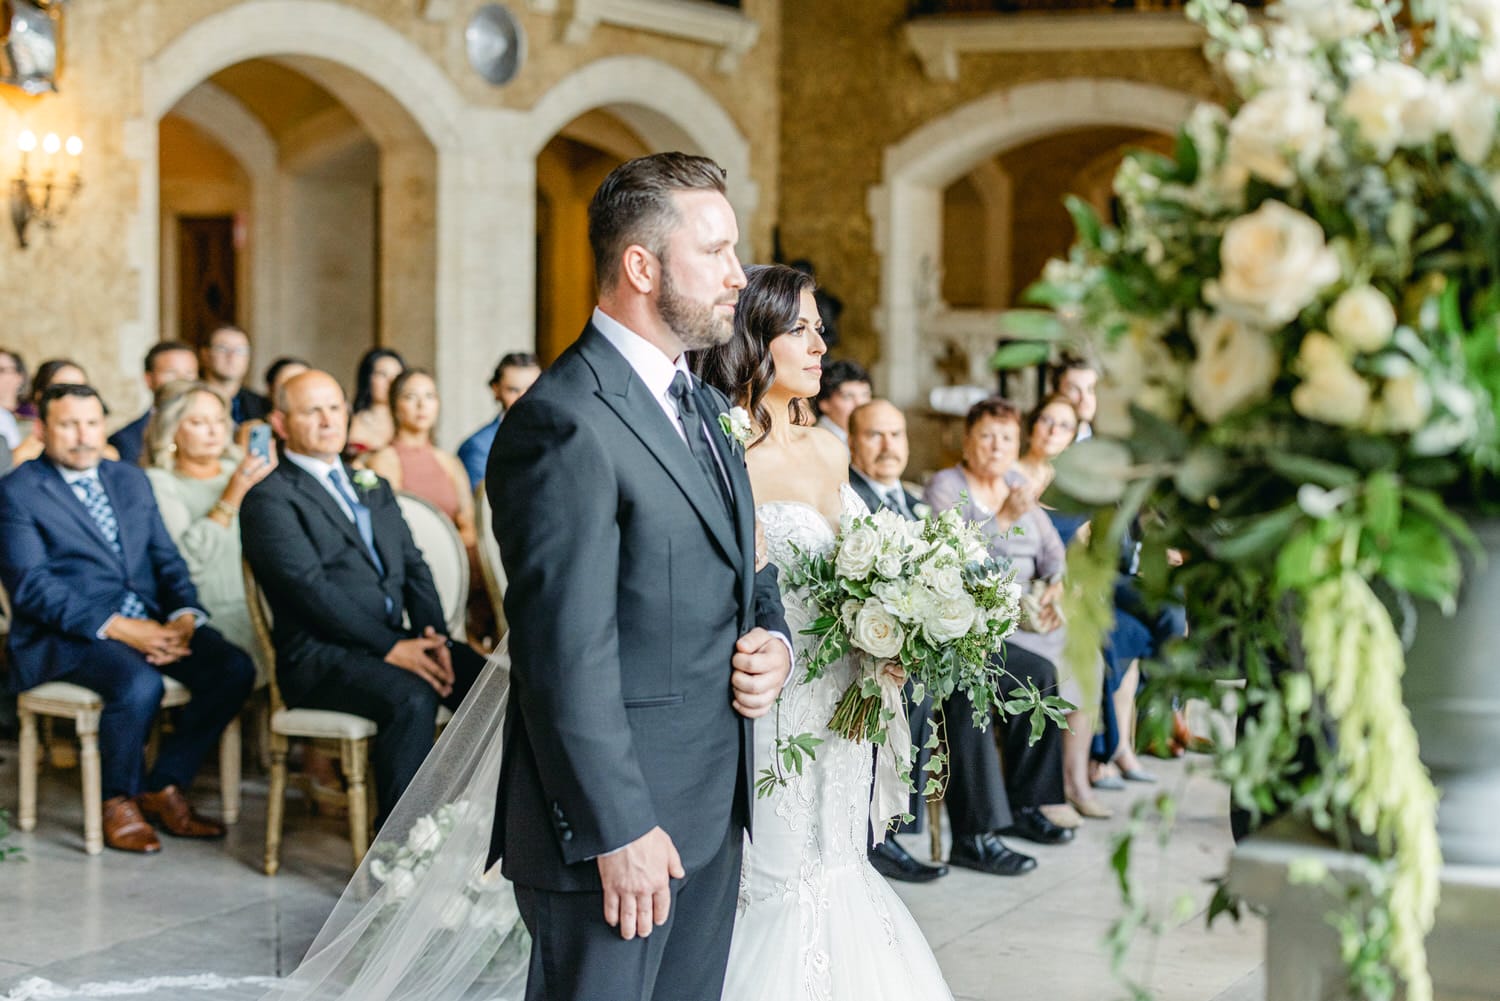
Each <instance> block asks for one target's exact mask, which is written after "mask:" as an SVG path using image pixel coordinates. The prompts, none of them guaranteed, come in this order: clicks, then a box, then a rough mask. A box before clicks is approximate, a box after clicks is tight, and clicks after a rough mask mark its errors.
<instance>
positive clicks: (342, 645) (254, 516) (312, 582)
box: [240, 458, 447, 705]
mask: <svg viewBox="0 0 1500 1001" xmlns="http://www.w3.org/2000/svg"><path fill="white" fill-rule="evenodd" d="M356 489H358V488H356ZM360 493H361V497H360V501H361V503H363V504H364V505H365V506H367V507H368V508H369V509H370V524H371V528H372V530H373V531H374V535H375V548H376V551H378V552H379V553H380V561H381V563H382V564H384V569H385V574H384V575H383V576H382V575H381V573H380V571H379V570H378V569H376V566H375V561H374V560H372V559H371V558H370V554H369V551H368V550H366V549H365V544H364V541H363V540H362V539H360V537H359V530H358V529H357V528H356V527H355V526H354V522H352V521H350V520H349V517H348V516H347V515H345V514H344V511H343V508H341V507H339V505H338V502H336V501H335V500H334V499H333V497H332V496H331V495H330V494H329V493H328V491H327V490H326V489H325V488H324V487H323V485H322V484H321V483H319V482H318V481H317V479H316V478H314V477H313V476H312V475H311V474H309V473H307V472H306V471H304V470H303V469H302V468H300V467H299V466H297V465H296V464H295V463H294V462H292V461H290V460H289V459H285V458H283V459H282V461H281V462H280V464H279V465H277V467H276V469H275V470H274V471H273V472H272V473H271V475H269V476H267V477H266V478H265V479H264V480H262V481H260V483H258V484H256V485H255V486H254V487H253V488H252V489H251V491H250V493H249V494H247V495H246V496H245V500H244V503H243V504H242V505H241V506H240V541H241V546H242V547H243V550H244V553H245V558H246V559H248V560H249V561H250V567H251V569H252V570H254V571H255V579H256V580H257V581H258V582H259V583H260V586H261V588H262V589H263V590H264V591H265V592H266V599H267V601H268V602H269V603H270V605H271V614H272V616H273V617H274V619H275V621H274V623H273V625H272V639H273V641H274V642H275V645H276V681H277V683H278V684H279V685H280V686H281V692H282V697H283V698H285V699H286V701H287V702H288V704H290V705H296V704H297V702H298V700H299V698H300V697H301V696H302V694H303V693H305V692H307V691H309V690H310V689H311V688H312V687H313V686H315V685H316V684H317V683H318V681H319V680H320V679H321V678H322V677H323V676H324V674H326V673H327V672H328V671H329V670H330V669H332V668H333V667H334V666H336V665H338V664H343V663H347V662H348V659H349V656H350V653H351V651H352V652H354V653H357V654H363V655H368V656H373V657H375V658H376V659H377V660H379V659H383V658H384V657H385V655H386V653H388V652H389V651H390V649H391V647H392V646H394V645H395V644H396V642H397V641H398V640H402V639H406V638H408V637H411V636H415V635H417V634H419V633H421V632H422V630H423V629H424V628H426V627H427V626H431V627H432V628H434V629H436V630H437V631H438V632H440V633H446V632H447V627H446V625H445V624H444V620H443V607H442V603H441V602H440V601H439V600H438V594H437V588H436V587H435V586H434V585H433V583H432V574H431V572H429V571H428V569H427V563H426V562H425V561H424V560H423V559H422V553H421V551H420V550H418V549H417V547H416V544H415V543H414V542H413V541H412V538H411V532H410V530H408V528H407V527H406V521H405V519H404V518H402V517H401V509H400V507H398V506H397V504H396V497H395V495H394V494H393V493H392V492H391V488H390V486H389V485H388V484H387V483H386V482H385V480H377V483H376V485H375V486H374V487H373V488H371V489H369V490H360ZM386 598H390V599H391V601H390V606H391V609H390V611H387V610H386ZM403 609H404V610H405V611H406V612H407V614H408V615H409V616H410V627H409V628H405V627H403V626H402V624H401V613H402V611H403Z"/></svg>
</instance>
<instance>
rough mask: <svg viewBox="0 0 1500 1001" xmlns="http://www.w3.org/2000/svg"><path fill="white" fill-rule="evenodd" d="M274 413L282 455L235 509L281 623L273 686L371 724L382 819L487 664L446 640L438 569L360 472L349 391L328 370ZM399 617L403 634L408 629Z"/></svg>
mask: <svg viewBox="0 0 1500 1001" xmlns="http://www.w3.org/2000/svg"><path fill="white" fill-rule="evenodd" d="M279 396H280V399H278V400H277V401H276V409H275V410H274V411H273V412H272V413H271V426H272V427H273V428H274V429H275V431H276V433H277V435H279V436H280V437H281V438H282V439H283V441H284V442H285V449H284V451H283V453H282V456H283V461H282V462H280V463H279V464H278V465H277V466H276V469H275V471H274V472H272V473H271V475H269V476H267V477H266V478H265V479H264V480H262V481H261V482H260V483H258V484H256V485H255V487H254V488H252V489H251V491H250V493H249V494H248V495H246V497H245V500H244V503H243V504H242V505H241V507H240V538H241V545H242V547H243V549H244V553H245V558H246V559H248V560H249V561H250V567H251V569H252V570H254V571H255V579H256V580H257V581H258V582H259V583H260V586H261V587H262V588H263V589H264V590H265V593H266V599H267V601H269V602H270V605H271V613H272V617H273V618H274V623H273V626H272V638H273V640H274V641H275V644H276V681H277V683H278V685H279V686H280V687H281V694H282V697H283V698H285V699H286V702H287V704H288V705H290V706H296V707H299V708H307V709H332V710H335V711H337V712H347V713H354V714H355V715H357V716H363V717H365V718H366V719H370V720H373V721H374V722H375V725H376V726H377V727H379V733H378V734H377V735H376V737H375V790H376V794H377V797H378V799H379V803H380V816H381V819H382V820H383V819H384V818H385V817H386V816H388V815H389V814H390V811H391V808H392V807H394V806H395V805H396V802H397V800H399V799H400V798H401V793H402V792H403V791H405V789H406V787H407V785H408V784H409V783H410V782H411V780H412V778H413V776H415V775H416V773H417V769H419V768H420V767H421V766H422V761H423V759H424V758H426V757H427V752H428V751H429V750H431V749H432V734H433V725H434V721H435V720H436V718H437V710H438V706H439V705H446V706H448V707H449V708H450V709H457V708H458V705H459V703H460V702H462V701H463V698H464V696H465V695H467V694H468V692H469V688H470V687H471V686H472V685H473V683H474V679H475V678H476V677H477V676H478V674H479V669H480V668H481V667H483V666H484V662H483V659H482V658H481V657H480V656H479V655H478V654H477V653H475V652H474V651H473V650H472V649H470V648H469V647H468V646H466V645H464V644H451V643H449V641H448V637H447V635H446V626H445V624H444V617H443V608H442V604H441V603H440V602H439V600H438V594H437V589H436V588H435V587H434V586H433V583H432V575H431V573H430V572H429V571H428V569H427V564H426V562H424V561H423V559H422V554H421V552H420V551H419V550H418V549H417V547H416V544H415V543H414V542H412V538H411V532H410V531H409V530H408V529H407V527H406V521H405V520H404V519H403V518H402V517H401V509H400V508H399V507H398V506H397V505H396V498H395V495H394V494H393V493H392V492H391V488H390V486H389V485H387V484H386V482H385V481H384V480H382V479H380V478H379V477H378V476H375V475H374V474H373V473H369V472H367V471H361V472H359V473H357V474H352V475H351V473H350V471H349V470H348V469H347V468H345V466H344V464H343V462H342V461H341V460H340V458H339V455H340V453H341V452H343V450H344V445H345V442H346V441H347V439H348V427H349V413H348V406H347V404H346V403H345V401H344V391H343V390H342V389H341V388H340V387H339V384H338V382H336V381H335V380H334V378H333V377H332V376H330V375H328V374H327V373H326V372H319V371H316V370H309V371H307V372H304V373H302V374H301V375H298V376H296V377H294V378H292V379H290V380H288V381H287V382H286V384H285V385H284V386H283V387H282V390H281V393H280V394H279ZM403 613H404V614H405V615H406V616H407V617H408V620H409V622H410V625H409V626H403V625H402V615H403Z"/></svg>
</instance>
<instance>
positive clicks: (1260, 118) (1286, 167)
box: [1229, 89, 1331, 187]
mask: <svg viewBox="0 0 1500 1001" xmlns="http://www.w3.org/2000/svg"><path fill="white" fill-rule="evenodd" d="M1330 134H1331V133H1330V130H1329V128H1328V120H1327V119H1326V118H1325V117H1324V115H1323V106H1322V105H1321V104H1319V103H1318V102H1317V101H1314V100H1313V99H1312V98H1311V97H1309V96H1308V95H1307V94H1306V93H1305V92H1299V91H1295V90H1283V89H1276V90H1266V91H1262V92H1261V93H1259V94H1257V95H1255V96H1254V97H1252V98H1251V99H1250V100H1249V101H1247V102H1245V105H1244V107H1242V108H1240V110H1239V113H1238V114H1237V115H1235V116H1234V121H1233V122H1231V123H1230V125H1229V162H1230V163H1231V164H1234V165H1237V166H1240V167H1243V168H1244V169H1246V170H1248V171H1249V172H1250V173H1252V174H1255V175H1257V176H1258V177H1262V178H1264V179H1265V180H1267V181H1270V182H1271V183H1272V184H1277V185H1280V186H1282V187H1290V186H1291V185H1292V184H1293V182H1295V181H1296V180H1297V172H1298V171H1307V170H1311V169H1312V168H1313V166H1314V165H1315V164H1316V163H1317V162H1318V158H1319V157H1321V156H1322V155H1323V150H1324V148H1325V147H1326V145H1327V143H1328V139H1329V136H1330Z"/></svg>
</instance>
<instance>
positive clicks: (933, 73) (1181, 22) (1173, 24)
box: [904, 11, 1207, 82]
mask: <svg viewBox="0 0 1500 1001" xmlns="http://www.w3.org/2000/svg"><path fill="white" fill-rule="evenodd" d="M904 34H905V35H906V41H907V44H908V45H910V46H911V49H912V51H913V52H914V53H916V56H917V58H918V59H919V60H921V62H922V69H923V71H925V72H926V74H927V76H928V77H930V78H931V79H933V80H947V81H950V82H951V81H955V80H957V79H958V77H959V69H960V66H959V57H960V56H963V55H986V54H1000V53H1016V52H1103V51H1110V50H1120V49H1128V50H1139V49H1197V48H1199V47H1201V46H1202V45H1203V42H1204V40H1205V39H1206V38H1207V35H1206V34H1205V33H1204V31H1203V29H1202V28H1201V27H1199V26H1198V25H1196V24H1194V23H1192V22H1191V21H1189V20H1188V19H1187V18H1186V17H1184V16H1183V14H1182V13H1181V12H1180V11H1165V12H1155V11H1148V12H1132V11H1118V12H1113V11H1112V12H1101V13H1095V12H1088V13H1076V14H1067V13H1062V14H999V15H995V16H993V17H940V16H939V17H923V18H917V19H916V20H913V21H909V22H907V25H906V28H905V29H904Z"/></svg>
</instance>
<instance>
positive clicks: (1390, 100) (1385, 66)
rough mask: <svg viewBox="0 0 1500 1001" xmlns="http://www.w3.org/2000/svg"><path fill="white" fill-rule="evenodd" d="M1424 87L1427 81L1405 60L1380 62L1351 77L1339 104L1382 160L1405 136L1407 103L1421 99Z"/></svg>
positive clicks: (1425, 89)
mask: <svg viewBox="0 0 1500 1001" xmlns="http://www.w3.org/2000/svg"><path fill="white" fill-rule="evenodd" d="M1427 91H1428V81H1427V78H1426V77H1425V76H1423V75H1422V72H1421V71H1420V70H1418V69H1415V68H1413V67H1411V66H1407V65H1406V64H1405V63H1389V62H1388V63H1380V64H1379V65H1377V66H1375V67H1374V68H1373V69H1371V70H1370V71H1369V72H1367V73H1362V74H1360V75H1359V76H1357V77H1356V78H1355V79H1354V81H1353V82H1352V83H1351V84H1350V85H1349V90H1348V92H1347V93H1346V94H1345V95H1344V101H1343V104H1342V105H1341V106H1340V107H1341V110H1342V111H1343V113H1344V114H1345V115H1346V116H1348V117H1349V118H1350V119H1352V120H1353V121H1354V125H1355V127H1356V128H1357V129H1358V130H1359V135H1360V138H1362V139H1364V141H1365V142H1367V143H1369V144H1370V145H1371V146H1373V147H1374V149H1375V155H1376V156H1377V157H1378V158H1379V159H1382V160H1384V159H1386V158H1388V157H1389V156H1390V155H1391V154H1392V153H1394V152H1395V151H1396V147H1397V146H1399V145H1401V144H1402V142H1403V141H1405V140H1406V132H1407V121H1406V118H1407V107H1408V105H1411V104H1413V103H1416V102H1418V101H1421V100H1423V98H1424V97H1426V96H1427ZM1414 117H1418V116H1416V115H1415V114H1414ZM1412 124H1414V125H1415V124H1420V123H1419V122H1415V121H1414V122H1413V123H1412Z"/></svg>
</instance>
